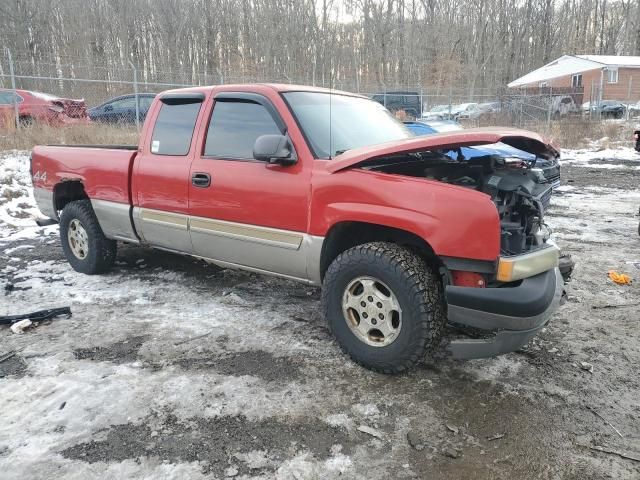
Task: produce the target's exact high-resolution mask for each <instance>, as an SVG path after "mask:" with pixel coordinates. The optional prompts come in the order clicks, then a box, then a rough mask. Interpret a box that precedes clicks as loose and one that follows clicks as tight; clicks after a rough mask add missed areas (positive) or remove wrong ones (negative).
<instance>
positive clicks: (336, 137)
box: [283, 92, 413, 159]
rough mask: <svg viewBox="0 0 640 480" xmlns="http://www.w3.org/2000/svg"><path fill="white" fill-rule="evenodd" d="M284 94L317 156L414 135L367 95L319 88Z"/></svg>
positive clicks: (335, 153)
mask: <svg viewBox="0 0 640 480" xmlns="http://www.w3.org/2000/svg"><path fill="white" fill-rule="evenodd" d="M283 96H284V98H285V99H286V101H287V103H288V104H289V106H290V107H291V110H292V112H293V114H294V115H295V117H296V119H297V121H298V124H299V125H300V128H301V129H302V131H303V133H304V135H305V137H306V138H307V141H308V142H309V146H310V147H311V149H312V150H313V152H314V154H315V156H316V157H317V158H324V159H331V158H333V157H335V156H336V155H339V154H340V153H343V152H345V151H347V150H351V149H353V148H358V147H365V146H368V145H376V144H378V143H384V142H389V141H392V140H403V139H406V138H412V137H413V134H412V133H411V132H410V131H409V130H408V129H407V128H406V127H405V126H404V125H403V124H402V123H401V122H399V121H398V120H396V119H395V118H394V117H393V115H391V114H390V113H389V111H388V110H387V109H386V108H384V107H383V106H382V105H380V104H379V103H376V102H373V101H371V100H369V99H366V98H359V97H349V96H347V95H335V94H329V93H321V92H286V93H283Z"/></svg>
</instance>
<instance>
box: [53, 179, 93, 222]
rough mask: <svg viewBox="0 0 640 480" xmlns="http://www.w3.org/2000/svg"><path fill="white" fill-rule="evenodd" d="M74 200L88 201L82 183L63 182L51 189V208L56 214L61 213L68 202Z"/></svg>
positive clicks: (77, 181)
mask: <svg viewBox="0 0 640 480" xmlns="http://www.w3.org/2000/svg"><path fill="white" fill-rule="evenodd" d="M76 200H89V196H88V195H87V192H86V191H85V188H84V184H83V183H82V181H80V180H78V179H73V180H64V181H62V182H60V183H57V184H56V185H55V186H54V187H53V208H54V210H55V212H56V214H57V212H60V211H62V210H63V209H64V207H66V206H67V204H68V203H69V202H73V201H76ZM58 217H59V214H58Z"/></svg>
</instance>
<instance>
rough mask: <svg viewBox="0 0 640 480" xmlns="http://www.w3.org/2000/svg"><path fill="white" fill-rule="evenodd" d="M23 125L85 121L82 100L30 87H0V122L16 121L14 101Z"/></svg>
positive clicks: (55, 124)
mask: <svg viewBox="0 0 640 480" xmlns="http://www.w3.org/2000/svg"><path fill="white" fill-rule="evenodd" d="M16 103H17V105H18V117H19V121H20V124H21V125H22V126H29V125H32V124H34V123H42V124H46V125H50V126H54V127H58V126H62V125H72V124H78V123H86V122H87V121H88V117H87V111H86V107H85V103H84V100H72V99H69V98H60V97H56V96H54V95H49V94H47V93H41V92H34V91H31V90H15V91H14V90H8V89H0V125H10V124H12V123H14V122H15V104H16Z"/></svg>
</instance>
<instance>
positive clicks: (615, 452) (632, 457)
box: [589, 445, 640, 462]
mask: <svg viewBox="0 0 640 480" xmlns="http://www.w3.org/2000/svg"><path fill="white" fill-rule="evenodd" d="M589 449H590V450H596V451H597V452H602V453H610V454H611V455H617V456H619V457H622V458H626V459H627V460H633V461H634V462H640V455H634V454H630V453H625V452H621V451H619V450H614V449H612V448H609V447H603V446H600V445H596V446H594V447H589Z"/></svg>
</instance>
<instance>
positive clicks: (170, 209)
mask: <svg viewBox="0 0 640 480" xmlns="http://www.w3.org/2000/svg"><path fill="white" fill-rule="evenodd" d="M140 138H141V140H140V145H139V146H131V147H123V146H120V147H111V148H109V147H98V146H95V147H86V146H85V147H70V146H38V147H36V148H35V149H34V150H33V155H32V160H31V174H32V179H33V185H34V195H35V198H36V201H37V202H38V206H39V208H40V210H41V211H42V212H43V213H44V214H45V215H46V216H47V217H49V218H51V219H54V220H55V221H59V222H60V235H61V241H62V249H63V251H64V253H65V256H66V257H67V259H68V261H69V263H70V264H71V266H72V267H73V268H74V269H76V270H77V271H79V272H83V273H87V274H95V273H101V272H104V271H105V270H107V269H108V268H109V267H110V266H111V265H112V264H113V263H114V260H115V256H116V241H122V242H129V243H135V244H143V245H149V246H151V247H154V248H158V249H161V250H169V251H172V252H179V253H182V254H185V255H192V256H195V257H199V258H203V259H206V260H207V261H209V262H212V263H215V264H218V265H221V266H224V267H227V268H240V269H245V270H249V271H254V272H261V273H265V274H271V275H277V276H280V277H285V278H288V279H292V280H296V281H300V282H305V283H307V284H312V285H318V286H322V308H323V311H324V315H325V318H326V320H327V322H328V324H329V326H330V328H331V330H332V332H333V333H334V335H335V337H336V339H337V340H338V343H339V344H340V346H341V347H342V348H343V349H344V350H345V351H346V352H348V354H349V355H350V356H351V358H352V359H354V360H355V361H356V362H358V363H360V364H361V365H364V366H365V367H367V368H370V369H372V370H375V371H380V372H385V373H396V372H402V371H405V370H407V369H409V368H411V367H413V366H414V365H416V364H417V363H418V362H419V361H420V360H421V359H422V358H423V357H424V356H425V355H427V354H431V353H433V352H434V351H436V350H437V349H440V348H441V346H442V345H443V344H447V343H448V350H449V352H450V353H451V355H453V356H454V357H457V358H478V357H487V356H492V355H497V354H500V353H504V352H510V351H513V350H516V349H518V348H520V347H521V346H522V345H524V344H525V343H527V342H528V341H529V340H530V339H531V338H532V337H533V336H535V335H536V334H537V332H539V331H540V330H541V329H542V328H543V327H544V326H545V325H546V324H547V322H548V321H549V319H550V318H551V317H552V316H553V314H554V312H555V311H556V309H557V308H558V306H559V304H560V303H561V300H562V298H563V292H564V282H563V280H562V277H561V276H560V272H559V270H558V249H557V248H556V247H555V246H554V245H552V244H550V243H547V239H548V229H546V228H545V226H544V220H543V218H544V211H543V208H544V207H543V202H542V199H543V198H545V196H546V195H549V194H550V189H551V186H550V185H542V184H540V183H538V182H536V181H535V172H532V171H531V170H530V169H528V168H526V167H524V166H522V165H521V164H517V165H513V164H511V163H505V162H503V161H501V159H499V158H498V159H497V158H495V157H493V156H487V157H482V158H478V159H470V160H467V161H457V160H455V159H452V158H450V157H448V156H446V155H445V154H444V152H446V151H450V150H454V149H459V148H461V147H468V146H473V145H486V144H494V143H497V142H504V143H506V144H509V145H511V146H513V147H515V148H518V149H521V150H524V151H527V152H531V153H534V154H536V155H537V156H539V157H542V158H555V157H556V156H557V155H558V152H557V151H556V150H555V149H554V148H553V147H552V146H551V145H549V144H548V143H547V142H545V141H544V140H543V139H542V138H541V137H540V136H539V135H537V134H535V133H532V132H526V131H523V130H513V129H505V128H495V129H469V130H462V131H458V132H450V133H443V134H436V135H430V136H426V137H414V136H413V135H412V134H411V133H410V132H409V131H408V130H407V129H406V128H405V127H404V125H402V124H401V123H400V122H398V121H397V120H395V119H394V118H393V117H392V116H391V115H390V114H389V112H388V111H387V110H386V109H385V108H384V107H382V106H381V105H379V104H377V103H376V102H373V101H371V100H369V99H367V98H364V97H361V96H359V95H354V94H349V93H346V92H335V91H328V90H324V89H319V88H313V87H302V86H292V85H266V84H263V85H224V86H216V87H198V88H191V89H184V90H174V91H170V92H165V93H162V94H160V95H158V97H156V99H155V100H154V103H153V104H152V106H151V109H150V110H149V113H148V116H147V118H146V121H145V124H144V128H143V130H142V132H141V137H140ZM285 285H286V284H285ZM273 294H274V295H278V292H273ZM283 301H284V300H283ZM248 321H250V319H248ZM448 324H450V325H451V326H452V328H453V329H455V332H457V334H456V336H455V338H450V337H447V335H446V331H447V330H446V326H447V325H448ZM460 332H463V333H460ZM465 335H466V336H465Z"/></svg>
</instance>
